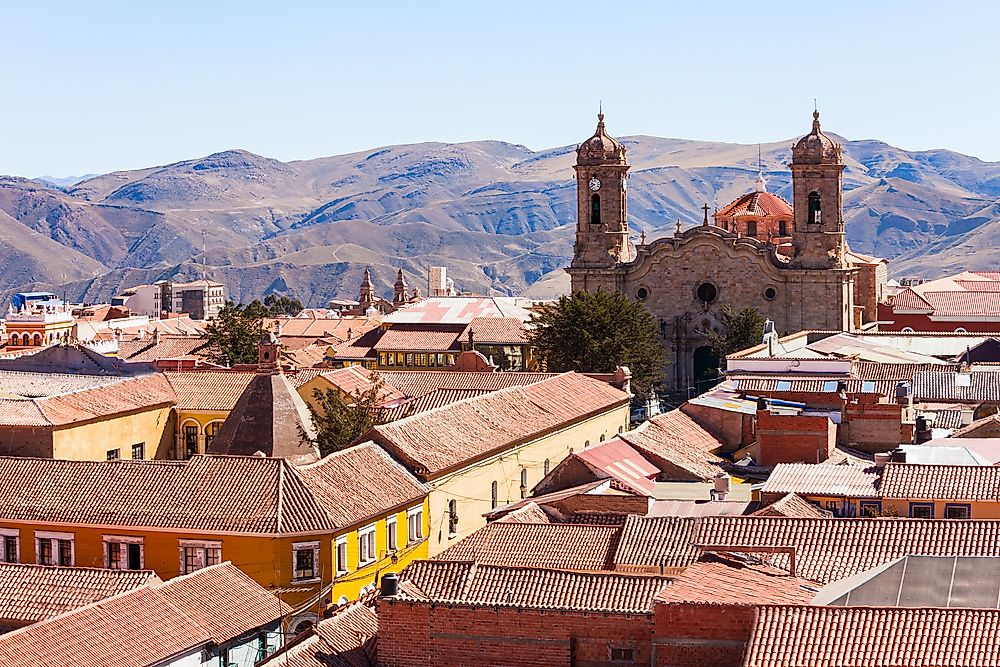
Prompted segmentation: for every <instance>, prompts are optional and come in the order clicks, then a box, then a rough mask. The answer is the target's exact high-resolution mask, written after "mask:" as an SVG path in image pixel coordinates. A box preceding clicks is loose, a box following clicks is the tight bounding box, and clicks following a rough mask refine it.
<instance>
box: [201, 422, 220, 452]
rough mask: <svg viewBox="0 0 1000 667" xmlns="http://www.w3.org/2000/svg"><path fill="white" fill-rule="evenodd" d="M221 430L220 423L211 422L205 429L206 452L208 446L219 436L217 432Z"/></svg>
mask: <svg viewBox="0 0 1000 667" xmlns="http://www.w3.org/2000/svg"><path fill="white" fill-rule="evenodd" d="M221 430H222V422H211V423H210V424H209V425H208V426H206V427H205V451H206V452H207V451H208V446H209V445H211V444H212V441H213V440H215V438H216V436H218V435H219V431H221Z"/></svg>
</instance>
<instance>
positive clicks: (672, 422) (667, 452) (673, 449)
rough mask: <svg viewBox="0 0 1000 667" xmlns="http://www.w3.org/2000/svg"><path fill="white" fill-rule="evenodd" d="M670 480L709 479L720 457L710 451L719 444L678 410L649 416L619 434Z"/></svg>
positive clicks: (713, 437) (719, 444)
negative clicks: (647, 419)
mask: <svg viewBox="0 0 1000 667" xmlns="http://www.w3.org/2000/svg"><path fill="white" fill-rule="evenodd" d="M619 437H620V438H621V439H622V440H624V441H625V442H627V443H628V444H629V445H631V446H632V447H634V448H635V449H637V450H638V451H639V452H640V453H641V454H642V455H643V456H645V457H646V458H647V459H649V461H650V462H651V463H653V464H654V465H656V466H657V467H658V468H659V469H660V470H661V471H663V473H664V475H662V476H661V477H664V476H665V477H667V478H670V479H678V480H688V479H700V480H709V479H712V478H713V477H714V476H715V475H716V474H718V472H719V464H720V463H721V462H722V458H720V457H719V456H716V455H715V454H713V453H712V452H713V451H714V450H716V449H718V448H719V447H721V446H722V443H721V442H720V441H719V440H718V439H716V438H715V436H713V435H712V434H711V433H709V432H708V431H706V430H705V429H703V428H702V427H701V426H699V425H698V424H697V423H696V422H695V421H694V420H693V419H691V417H689V416H688V415H686V414H685V413H684V412H682V411H681V410H672V411H670V412H666V413H664V414H661V415H657V416H656V417H653V418H652V419H650V420H649V421H647V422H644V423H643V424H642V425H640V426H639V427H638V428H636V429H635V430H633V431H628V432H626V433H623V434H621V435H620V436H619Z"/></svg>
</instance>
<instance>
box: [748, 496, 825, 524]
mask: <svg viewBox="0 0 1000 667" xmlns="http://www.w3.org/2000/svg"><path fill="white" fill-rule="evenodd" d="M753 515H754V516H787V517H798V518H801V519H822V518H823V517H827V516H830V513H829V512H825V511H824V510H821V509H820V508H818V507H816V506H815V505H813V504H812V503H810V502H809V501H807V500H804V499H803V498H801V497H800V496H797V495H795V494H794V493H789V494H787V495H785V496H782V497H781V498H780V499H779V500H776V501H774V502H773V503H771V504H770V505H768V506H767V507H762V508H761V509H759V510H757V511H756V512H754V513H753Z"/></svg>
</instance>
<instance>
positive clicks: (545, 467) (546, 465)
mask: <svg viewBox="0 0 1000 667" xmlns="http://www.w3.org/2000/svg"><path fill="white" fill-rule="evenodd" d="M542 471H543V474H545V475H548V474H549V460H548V459H545V463H543V464H542Z"/></svg>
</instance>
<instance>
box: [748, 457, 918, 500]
mask: <svg viewBox="0 0 1000 667" xmlns="http://www.w3.org/2000/svg"><path fill="white" fill-rule="evenodd" d="M881 472H882V470H881V469H880V468H876V467H875V466H870V467H866V468H862V467H861V466H854V465H829V464H825V463H779V464H778V465H776V466H775V467H774V470H773V471H772V472H771V474H770V476H769V477H768V478H767V481H766V482H765V483H764V486H763V488H762V489H761V493H763V494H781V495H784V494H788V493H795V494H800V495H807V496H816V495H820V496H833V497H838V498H840V497H843V498H879V497H881V494H880V493H879V489H878V483H879V480H880V478H881ZM921 497H923V496H921Z"/></svg>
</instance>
